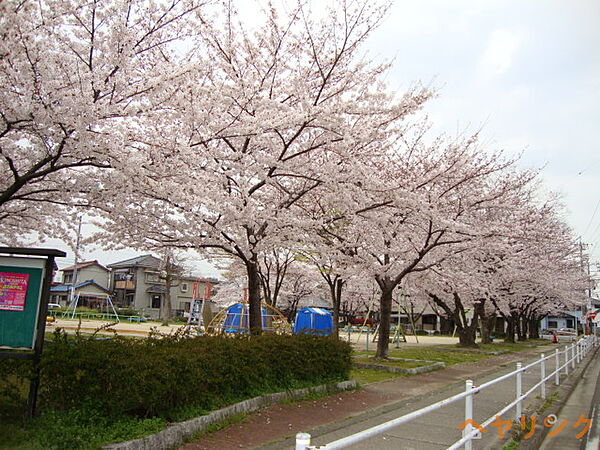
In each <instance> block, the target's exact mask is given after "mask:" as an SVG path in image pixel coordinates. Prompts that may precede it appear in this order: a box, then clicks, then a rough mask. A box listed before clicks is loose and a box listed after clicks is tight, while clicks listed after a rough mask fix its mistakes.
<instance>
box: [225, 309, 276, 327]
mask: <svg viewBox="0 0 600 450" xmlns="http://www.w3.org/2000/svg"><path fill="white" fill-rule="evenodd" d="M261 312H262V322H263V323H262V325H263V330H266V329H267V310H266V309H265V308H261ZM223 331H224V332H225V333H248V304H245V303H236V304H234V305H231V306H230V307H229V308H227V314H226V316H225V322H224V323H223Z"/></svg>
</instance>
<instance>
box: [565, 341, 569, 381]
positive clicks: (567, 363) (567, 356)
mask: <svg viewBox="0 0 600 450" xmlns="http://www.w3.org/2000/svg"><path fill="white" fill-rule="evenodd" d="M565 375H569V346H568V345H565Z"/></svg>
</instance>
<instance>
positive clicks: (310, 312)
mask: <svg viewBox="0 0 600 450" xmlns="http://www.w3.org/2000/svg"><path fill="white" fill-rule="evenodd" d="M332 332H333V320H332V316H331V313H330V312H329V311H327V310H326V309H322V308H302V309H301V310H299V311H298V312H297V313H296V321H295V322H294V333H295V334H298V333H310V334H322V335H324V336H329V335H330V334H331V333H332Z"/></svg>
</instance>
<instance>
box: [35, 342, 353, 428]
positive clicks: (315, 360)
mask: <svg viewBox="0 0 600 450" xmlns="http://www.w3.org/2000/svg"><path fill="white" fill-rule="evenodd" d="M350 353H351V350H350V347H349V345H348V344H347V343H344V342H341V341H339V340H336V339H333V338H327V337H320V336H311V335H299V336H280V335H268V334H266V335H262V336H253V337H248V336H241V337H236V338H225V337H197V338H192V339H185V338H181V337H169V338H161V339H158V338H148V339H140V340H138V339H124V338H115V339H110V340H96V339H90V338H82V337H79V338H75V339H73V338H67V337H66V336H64V335H62V336H58V338H57V339H56V340H55V341H54V342H53V343H51V344H48V345H47V346H46V348H45V351H44V357H43V359H42V379H41V386H40V406H41V407H42V409H44V410H52V409H71V408H81V407H82V405H86V404H90V403H93V404H95V405H99V406H100V407H101V408H103V409H104V410H105V411H106V412H107V413H122V412H127V413H129V414H135V415H137V416H141V417H152V416H157V415H160V416H163V417H169V415H170V414H171V413H173V411H176V410H177V409H180V408H182V407H190V406H193V407H195V408H199V409H203V410H206V411H208V410H211V409H215V408H218V407H220V406H222V405H224V404H227V403H231V402H235V401H238V400H241V399H245V398H249V397H253V396H256V395H261V394H263V393H266V392H273V391H281V390H287V389H292V388H295V387H300V386H306V385H310V384H317V383H323V382H330V381H338V380H343V379H347V378H348V375H349V371H350V367H351V357H350Z"/></svg>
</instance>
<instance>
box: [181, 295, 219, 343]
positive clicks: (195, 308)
mask: <svg viewBox="0 0 600 450" xmlns="http://www.w3.org/2000/svg"><path fill="white" fill-rule="evenodd" d="M214 307H215V302H214V301H212V300H209V299H199V298H197V299H194V300H193V301H192V302H191V304H190V311H189V312H188V313H187V318H188V321H187V323H188V325H195V326H196V329H197V334H198V335H200V334H202V333H203V332H204V331H206V328H207V326H208V324H210V323H211V321H212V319H213V308H214Z"/></svg>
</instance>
